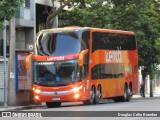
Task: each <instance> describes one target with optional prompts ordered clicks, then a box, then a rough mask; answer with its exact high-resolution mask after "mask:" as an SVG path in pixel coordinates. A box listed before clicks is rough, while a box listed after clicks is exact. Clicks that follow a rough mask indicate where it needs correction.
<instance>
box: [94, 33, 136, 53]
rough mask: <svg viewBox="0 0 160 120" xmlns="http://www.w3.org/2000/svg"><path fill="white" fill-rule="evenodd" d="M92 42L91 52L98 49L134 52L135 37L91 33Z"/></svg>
mask: <svg viewBox="0 0 160 120" xmlns="http://www.w3.org/2000/svg"><path fill="white" fill-rule="evenodd" d="M92 41H93V44H92V52H94V51H95V50H98V49H109V50H117V49H120V50H136V40H135V35H129V34H116V33H107V32H93V33H92Z"/></svg>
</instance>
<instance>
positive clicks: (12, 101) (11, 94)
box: [8, 18, 16, 106]
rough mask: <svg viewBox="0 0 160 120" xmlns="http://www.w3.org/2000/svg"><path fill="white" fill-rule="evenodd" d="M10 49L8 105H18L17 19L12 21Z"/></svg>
mask: <svg viewBox="0 0 160 120" xmlns="http://www.w3.org/2000/svg"><path fill="white" fill-rule="evenodd" d="M9 26H10V35H9V37H10V49H9V67H8V69H9V70H8V71H9V79H8V80H9V81H8V105H10V106H15V105H16V81H15V42H16V41H15V39H16V38H15V37H16V35H15V18H12V19H11V20H10V25H9Z"/></svg>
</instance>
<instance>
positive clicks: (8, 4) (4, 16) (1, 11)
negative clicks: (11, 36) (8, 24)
mask: <svg viewBox="0 0 160 120" xmlns="http://www.w3.org/2000/svg"><path fill="white" fill-rule="evenodd" d="M22 3H23V0H1V1H0V28H3V27H4V26H3V22H4V20H10V19H11V18H12V17H13V16H15V14H16V12H17V10H18V9H19V7H20V5H21V4H22Z"/></svg>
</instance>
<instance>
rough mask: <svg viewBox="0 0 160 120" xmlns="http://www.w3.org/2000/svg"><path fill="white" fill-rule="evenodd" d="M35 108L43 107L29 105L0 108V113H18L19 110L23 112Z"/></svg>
mask: <svg viewBox="0 0 160 120" xmlns="http://www.w3.org/2000/svg"><path fill="white" fill-rule="evenodd" d="M37 107H44V106H43V105H30V106H15V107H13V106H8V107H2V108H0V111H19V110H25V109H32V108H37Z"/></svg>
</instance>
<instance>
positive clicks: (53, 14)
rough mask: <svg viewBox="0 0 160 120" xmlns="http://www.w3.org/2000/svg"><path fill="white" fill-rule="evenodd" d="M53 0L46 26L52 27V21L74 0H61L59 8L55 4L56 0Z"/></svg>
mask: <svg viewBox="0 0 160 120" xmlns="http://www.w3.org/2000/svg"><path fill="white" fill-rule="evenodd" d="M51 1H52V5H53V7H52V10H51V11H50V12H48V17H47V20H46V28H51V27H52V23H53V20H54V18H55V17H56V16H57V15H59V14H60V13H61V11H62V10H63V8H64V7H65V6H66V5H68V4H69V3H70V2H71V1H72V0H60V7H59V8H58V9H56V8H55V6H54V1H55V0H51Z"/></svg>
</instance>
